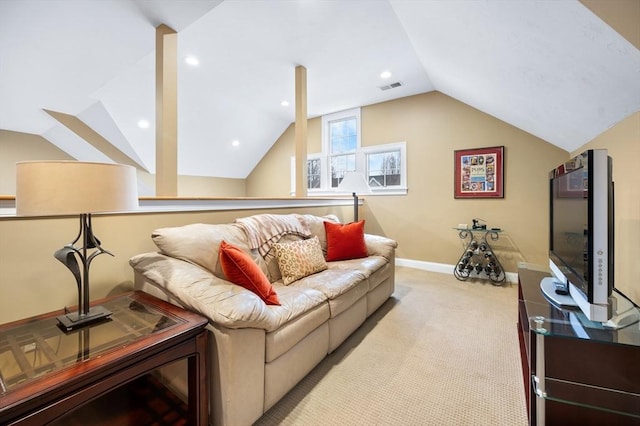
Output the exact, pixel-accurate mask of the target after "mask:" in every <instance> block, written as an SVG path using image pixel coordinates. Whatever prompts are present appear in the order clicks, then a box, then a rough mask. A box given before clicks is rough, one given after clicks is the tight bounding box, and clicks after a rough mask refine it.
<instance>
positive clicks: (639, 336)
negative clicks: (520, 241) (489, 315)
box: [518, 265, 640, 425]
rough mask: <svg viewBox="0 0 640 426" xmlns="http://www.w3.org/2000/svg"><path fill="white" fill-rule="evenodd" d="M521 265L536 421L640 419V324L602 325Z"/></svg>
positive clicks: (524, 351) (522, 319) (521, 330)
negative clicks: (561, 301)
mask: <svg viewBox="0 0 640 426" xmlns="http://www.w3.org/2000/svg"><path fill="white" fill-rule="evenodd" d="M546 276H549V273H547V272H544V271H541V270H539V269H535V268H532V267H528V266H526V265H521V266H520V267H519V269H518V282H519V286H518V293H519V294H518V296H519V297H518V299H519V300H518V335H519V339H520V355H521V358H522V372H523V379H524V388H525V389H524V390H525V395H526V399H527V403H528V409H529V423H530V424H532V425H567V424H579V425H640V362H638V360H640V325H639V324H638V323H636V324H632V325H629V326H627V327H625V328H621V329H618V330H611V329H605V328H604V327H602V326H601V324H600V323H594V322H591V321H589V320H588V319H586V317H585V316H584V314H582V312H581V311H580V310H574V309H560V308H557V307H556V306H554V305H553V304H551V303H550V302H548V301H547V300H546V298H545V297H544V296H543V295H542V292H541V290H540V281H541V280H542V278H544V277H546Z"/></svg>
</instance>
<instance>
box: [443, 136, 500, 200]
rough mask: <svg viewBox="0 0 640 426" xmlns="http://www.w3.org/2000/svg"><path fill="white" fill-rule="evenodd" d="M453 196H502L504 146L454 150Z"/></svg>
mask: <svg viewBox="0 0 640 426" xmlns="http://www.w3.org/2000/svg"><path fill="white" fill-rule="evenodd" d="M454 161H455V164H454V174H455V175H454V185H455V187H454V194H453V195H454V197H455V198H504V146H494V147H490V148H474V149H461V150H457V151H454Z"/></svg>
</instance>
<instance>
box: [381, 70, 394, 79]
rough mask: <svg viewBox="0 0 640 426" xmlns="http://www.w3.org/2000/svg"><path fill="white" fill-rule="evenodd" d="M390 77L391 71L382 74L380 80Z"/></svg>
mask: <svg viewBox="0 0 640 426" xmlns="http://www.w3.org/2000/svg"><path fill="white" fill-rule="evenodd" d="M389 77H391V71H383V72H382V73H381V74H380V78H389Z"/></svg>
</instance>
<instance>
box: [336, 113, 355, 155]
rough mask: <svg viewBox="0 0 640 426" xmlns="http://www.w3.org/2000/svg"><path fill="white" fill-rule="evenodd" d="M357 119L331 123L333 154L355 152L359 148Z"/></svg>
mask: <svg viewBox="0 0 640 426" xmlns="http://www.w3.org/2000/svg"><path fill="white" fill-rule="evenodd" d="M357 141H358V138H357V132H356V119H355V117H352V118H347V119H344V120H337V121H332V122H330V123H329V145H330V149H331V153H332V154H340V153H344V152H354V151H355V150H356V149H357V148H358V146H357V145H358V142H357Z"/></svg>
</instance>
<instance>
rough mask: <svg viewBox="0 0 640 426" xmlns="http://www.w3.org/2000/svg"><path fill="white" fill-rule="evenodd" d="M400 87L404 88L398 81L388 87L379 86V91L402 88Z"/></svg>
mask: <svg viewBox="0 0 640 426" xmlns="http://www.w3.org/2000/svg"><path fill="white" fill-rule="evenodd" d="M400 86H402V83H401V82H399V81H396V82H395V83H391V84H387V85H386V86H379V89H380V90H389V89H395V88H396V87H400Z"/></svg>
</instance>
